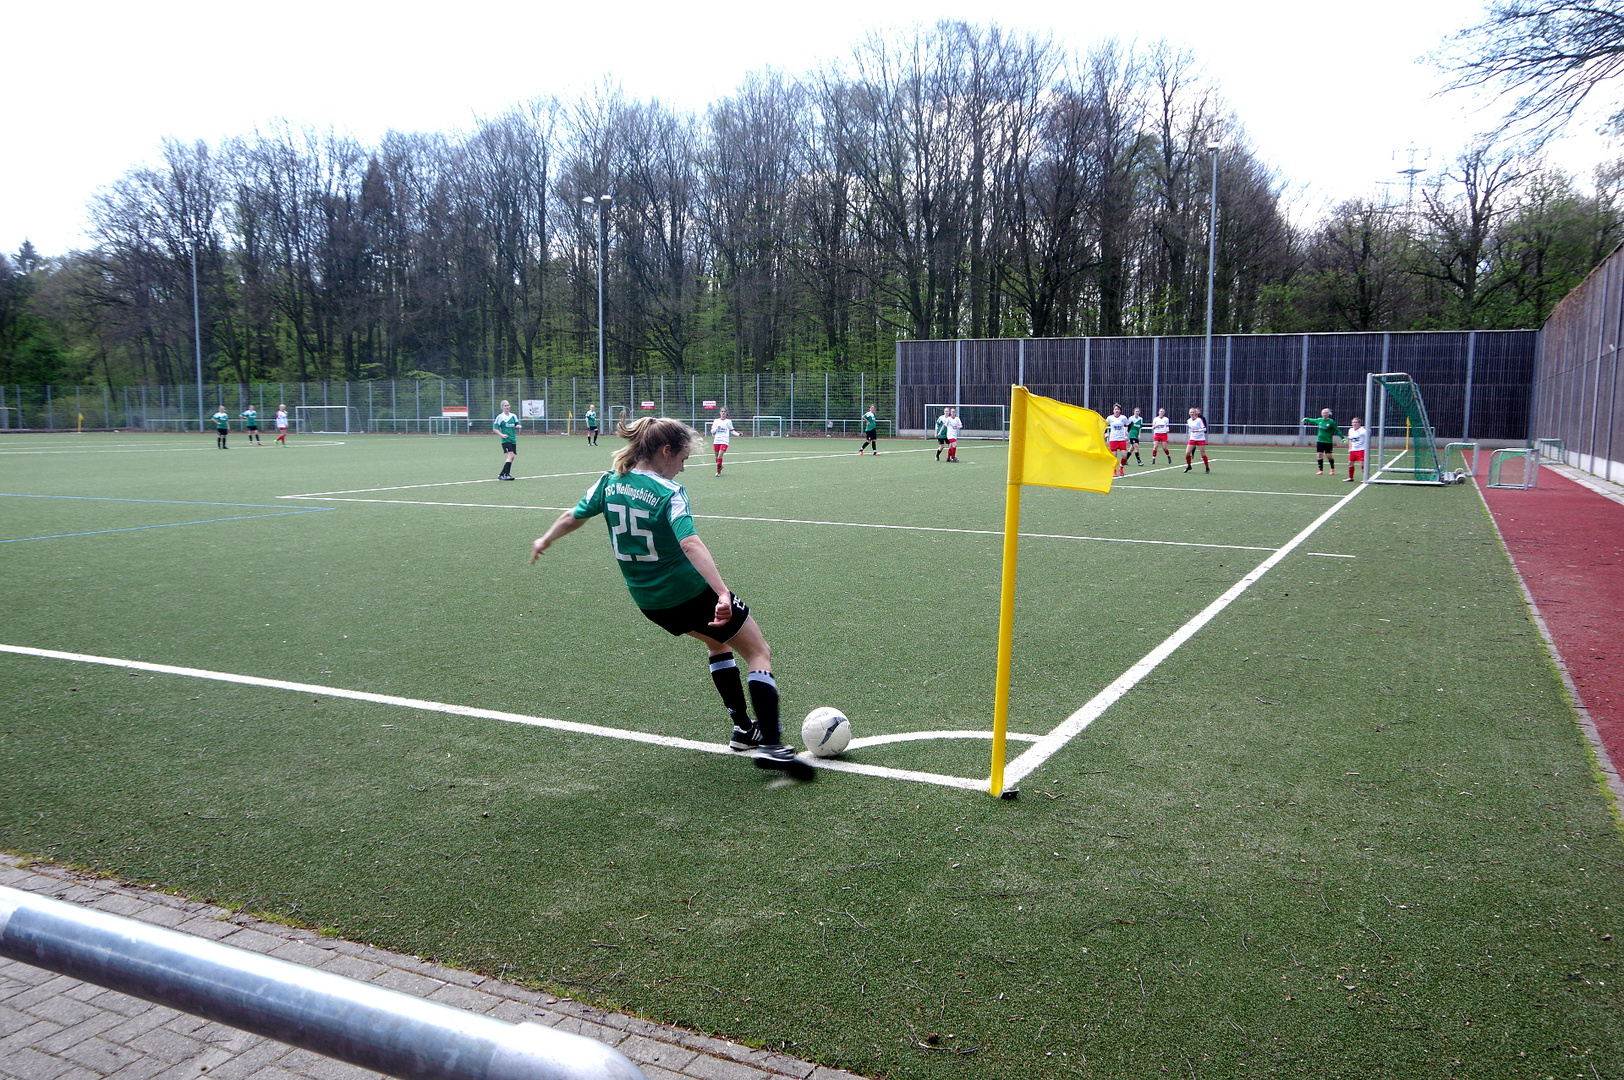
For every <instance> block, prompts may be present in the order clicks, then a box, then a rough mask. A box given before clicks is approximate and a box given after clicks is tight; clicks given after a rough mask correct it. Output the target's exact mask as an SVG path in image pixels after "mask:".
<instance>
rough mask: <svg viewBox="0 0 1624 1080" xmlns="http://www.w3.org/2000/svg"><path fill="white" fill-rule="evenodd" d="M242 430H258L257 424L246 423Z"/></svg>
mask: <svg viewBox="0 0 1624 1080" xmlns="http://www.w3.org/2000/svg"><path fill="white" fill-rule="evenodd" d="M243 430H244V431H258V430H259V425H258V424H248V425H247V426H245V427H244V428H243Z"/></svg>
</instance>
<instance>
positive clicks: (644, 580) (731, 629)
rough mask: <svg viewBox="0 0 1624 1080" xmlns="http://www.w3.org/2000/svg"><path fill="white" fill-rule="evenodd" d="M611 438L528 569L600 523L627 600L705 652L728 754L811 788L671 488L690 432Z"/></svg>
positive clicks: (670, 424) (738, 617)
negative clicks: (745, 678)
mask: <svg viewBox="0 0 1624 1080" xmlns="http://www.w3.org/2000/svg"><path fill="white" fill-rule="evenodd" d="M616 434H618V435H619V436H620V437H621V438H623V439H626V440H627V443H626V445H625V446H623V447H621V448H620V449H619V450H617V451H615V455H614V458H613V459H612V463H613V465H614V468H613V469H611V470H610V471H609V472H606V473H604V474H603V475H602V476H601V477H599V478H598V479H597V480H596V481H595V482H594V483H593V485H592V486H591V487H590V488H589V489H587V493H586V494H585V495H584V496H582V497H581V501H580V502H579V503H578V504H576V506H575V508H574V509H573V510H566V511H564V512H563V513H562V514H560V515H559V516H558V520H557V521H555V522H553V524H552V527H551V528H550V529H548V530H547V533H546V535H544V536H541V537H539V538H538V539H537V540H536V542H535V543H534V544H532V545H530V561H531V563H534V562H535V561H536V560H537V559H539V558H540V557H541V555H542V553H543V552H545V551H546V550H547V549H548V548H549V547H550V546H552V543H553V541H555V540H557V539H558V538H559V537H561V536H567V535H568V534H570V533H572V532H574V531H575V530H576V529H579V528H580V527H581V526H582V525H584V524H586V521H587V519H588V518H591V517H596V516H597V515H598V514H602V515H604V520H605V522H606V523H607V524H608V526H609V545H610V547H611V548H612V549H613V551H614V553H615V559H616V561H617V562H618V563H619V564H620V572H621V574H623V575H624V576H625V578H626V588H627V589H628V590H630V592H631V594H632V600H633V601H634V602H635V603H636V604H637V606H638V607H639V608H641V609H642V612H643V614H644V615H645V616H647V617H648V618H649V620H650V621H652V622H655V623H658V624H659V625H660V626H662V627H664V628H665V630H666V631H667V632H668V633H670V634H672V635H682V634H686V635H688V636H689V637H691V638H696V639H698V640H699V641H701V642H703V643H704V645H705V648H706V650H707V651H708V652H709V653H710V659H709V660H708V661H707V663H708V664H709V665H710V673H711V680H712V681H713V682H714V683H715V684H716V690H717V692H718V693H720V694H721V695H722V702H723V704H725V705H726V706H727V711H728V715H729V716H731V717H732V719H733V738H732V740H731V741H730V742H729V743H728V746H730V747H731V748H733V749H734V750H742V751H744V752H745V753H746V754H748V755H749V756H750V757H752V758H754V759H755V762H756V764H757V765H758V766H760V767H762V768H766V769H780V770H783V771H785V772H787V773H789V774H790V775H791V776H794V777H796V778H797V779H801V780H810V779H812V778H813V777H814V776H815V775H816V773H815V771H814V770H813V768H812V766H810V765H808V764H806V762H804V761H801V760H800V759H799V758H797V757H796V756H795V748H794V747H793V746H789V745H786V744H785V743H783V742H780V741H779V739H780V736H779V729H778V684H777V683H776V682H774V681H773V672H772V652H771V650H770V649H768V648H767V639H766V638H765V637H763V636H762V633H761V627H759V626H757V625H756V620H755V619H754V618H752V617H751V615H750V608H749V607H748V606H746V604H745V603H744V602H743V601H742V600H740V599H739V598H738V597H737V596H734V595H733V593H732V592H731V591H730V590H729V589H728V587H727V585H726V584H725V583H724V582H723V581H722V574H721V571H719V570H717V569H716V562H715V560H714V559H712V558H711V553H710V550H709V549H708V548H706V547H705V542H704V541H703V540H701V539H700V538H699V534H698V532H697V531H696V530H695V529H694V519H693V517H692V515H691V514H690V513H689V511H688V492H687V490H686V489H684V488H683V486H682V485H681V484H678V483H677V482H676V479H677V474H678V473H680V472H682V470H683V467H684V465H685V464H686V463H687V460H688V454H689V452H690V451H691V450H693V447H694V442H695V441H696V440H697V439H698V438H699V433H698V432H696V431H695V430H694V429H693V428H691V427H689V426H688V425H686V424H684V423H682V422H681V421H680V420H673V419H670V418H669V417H658V416H644V417H640V418H638V419H636V420H633V421H632V422H631V423H629V424H628V423H625V422H622V423H621V424H620V425H619V426H618V427H617V428H616ZM735 650H736V651H737V652H739V653H740V654H741V655H743V657H744V659H745V661H746V662H747V663H748V664H749V665H750V677H749V688H750V703H751V705H753V706H754V708H755V714H756V720H755V723H754V724H751V723H750V716H749V713H748V712H747V711H746V708H745V701H744V685H743V684H741V682H740V680H739V669H738V665H737V664H736V663H735V662H734V660H733V653H734V651H735Z"/></svg>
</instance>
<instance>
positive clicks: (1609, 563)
mask: <svg viewBox="0 0 1624 1080" xmlns="http://www.w3.org/2000/svg"><path fill="white" fill-rule="evenodd" d="M1482 490H1483V497H1484V498H1485V499H1486V500H1487V501H1488V504H1489V513H1490V514H1491V515H1492V516H1493V517H1494V523H1495V524H1496V525H1497V526H1499V529H1500V535H1501V536H1502V537H1504V538H1505V542H1506V547H1507V548H1508V549H1509V550H1510V551H1511V558H1512V561H1513V562H1515V563H1516V564H1517V569H1518V570H1519V571H1520V572H1521V573H1522V577H1523V581H1524V582H1526V583H1527V585H1528V591H1529V592H1530V593H1531V594H1533V597H1534V604H1535V606H1536V607H1537V608H1538V609H1539V613H1540V615H1541V616H1543V617H1544V620H1545V626H1546V628H1547V630H1548V631H1549V632H1550V635H1551V638H1552V640H1554V641H1555V642H1556V649H1557V653H1558V654H1559V656H1560V657H1561V660H1562V663H1563V664H1565V665H1566V667H1567V669H1568V674H1569V676H1570V677H1571V678H1572V679H1573V683H1574V687H1575V688H1576V689H1577V690H1578V693H1579V698H1580V701H1581V702H1582V703H1583V704H1584V706H1585V708H1586V709H1587V710H1589V712H1590V717H1591V720H1592V722H1593V723H1594V724H1595V726H1596V732H1597V735H1598V736H1599V738H1600V740H1601V743H1602V746H1603V747H1604V748H1605V752H1606V754H1607V756H1608V757H1609V758H1611V760H1612V764H1613V770H1614V774H1615V775H1617V774H1619V773H1620V772H1624V505H1621V504H1620V503H1618V502H1615V501H1614V500H1612V499H1609V498H1607V497H1606V496H1604V495H1599V494H1597V493H1596V492H1594V491H1591V490H1590V489H1589V488H1587V487H1584V486H1583V485H1581V484H1577V483H1575V482H1574V481H1572V480H1569V479H1568V478H1567V477H1565V476H1562V475H1561V474H1559V473H1558V472H1556V470H1554V469H1541V470H1540V475H1539V487H1537V488H1534V489H1533V490H1530V491H1520V490H1506V489H1501V488H1495V489H1492V490H1491V489H1488V488H1484V489H1482Z"/></svg>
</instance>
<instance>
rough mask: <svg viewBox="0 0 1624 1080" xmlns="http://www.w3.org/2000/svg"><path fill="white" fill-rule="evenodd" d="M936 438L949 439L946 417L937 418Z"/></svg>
mask: <svg viewBox="0 0 1624 1080" xmlns="http://www.w3.org/2000/svg"><path fill="white" fill-rule="evenodd" d="M936 437H937V438H938V439H945V438H947V417H945V416H938V417H937V418H936Z"/></svg>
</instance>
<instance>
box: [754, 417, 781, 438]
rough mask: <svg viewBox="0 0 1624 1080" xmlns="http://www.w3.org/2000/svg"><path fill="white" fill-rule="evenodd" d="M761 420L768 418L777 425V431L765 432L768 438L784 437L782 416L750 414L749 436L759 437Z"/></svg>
mask: <svg viewBox="0 0 1624 1080" xmlns="http://www.w3.org/2000/svg"><path fill="white" fill-rule="evenodd" d="M763 420H769V421H772V422H773V423H775V424H777V425H778V430H777V431H769V432H768V433H767V437H768V438H771V439H781V438H783V437H784V418H783V417H782V416H752V417H751V418H750V436H751V438H759V437H760V436H761V422H762V421H763Z"/></svg>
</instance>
